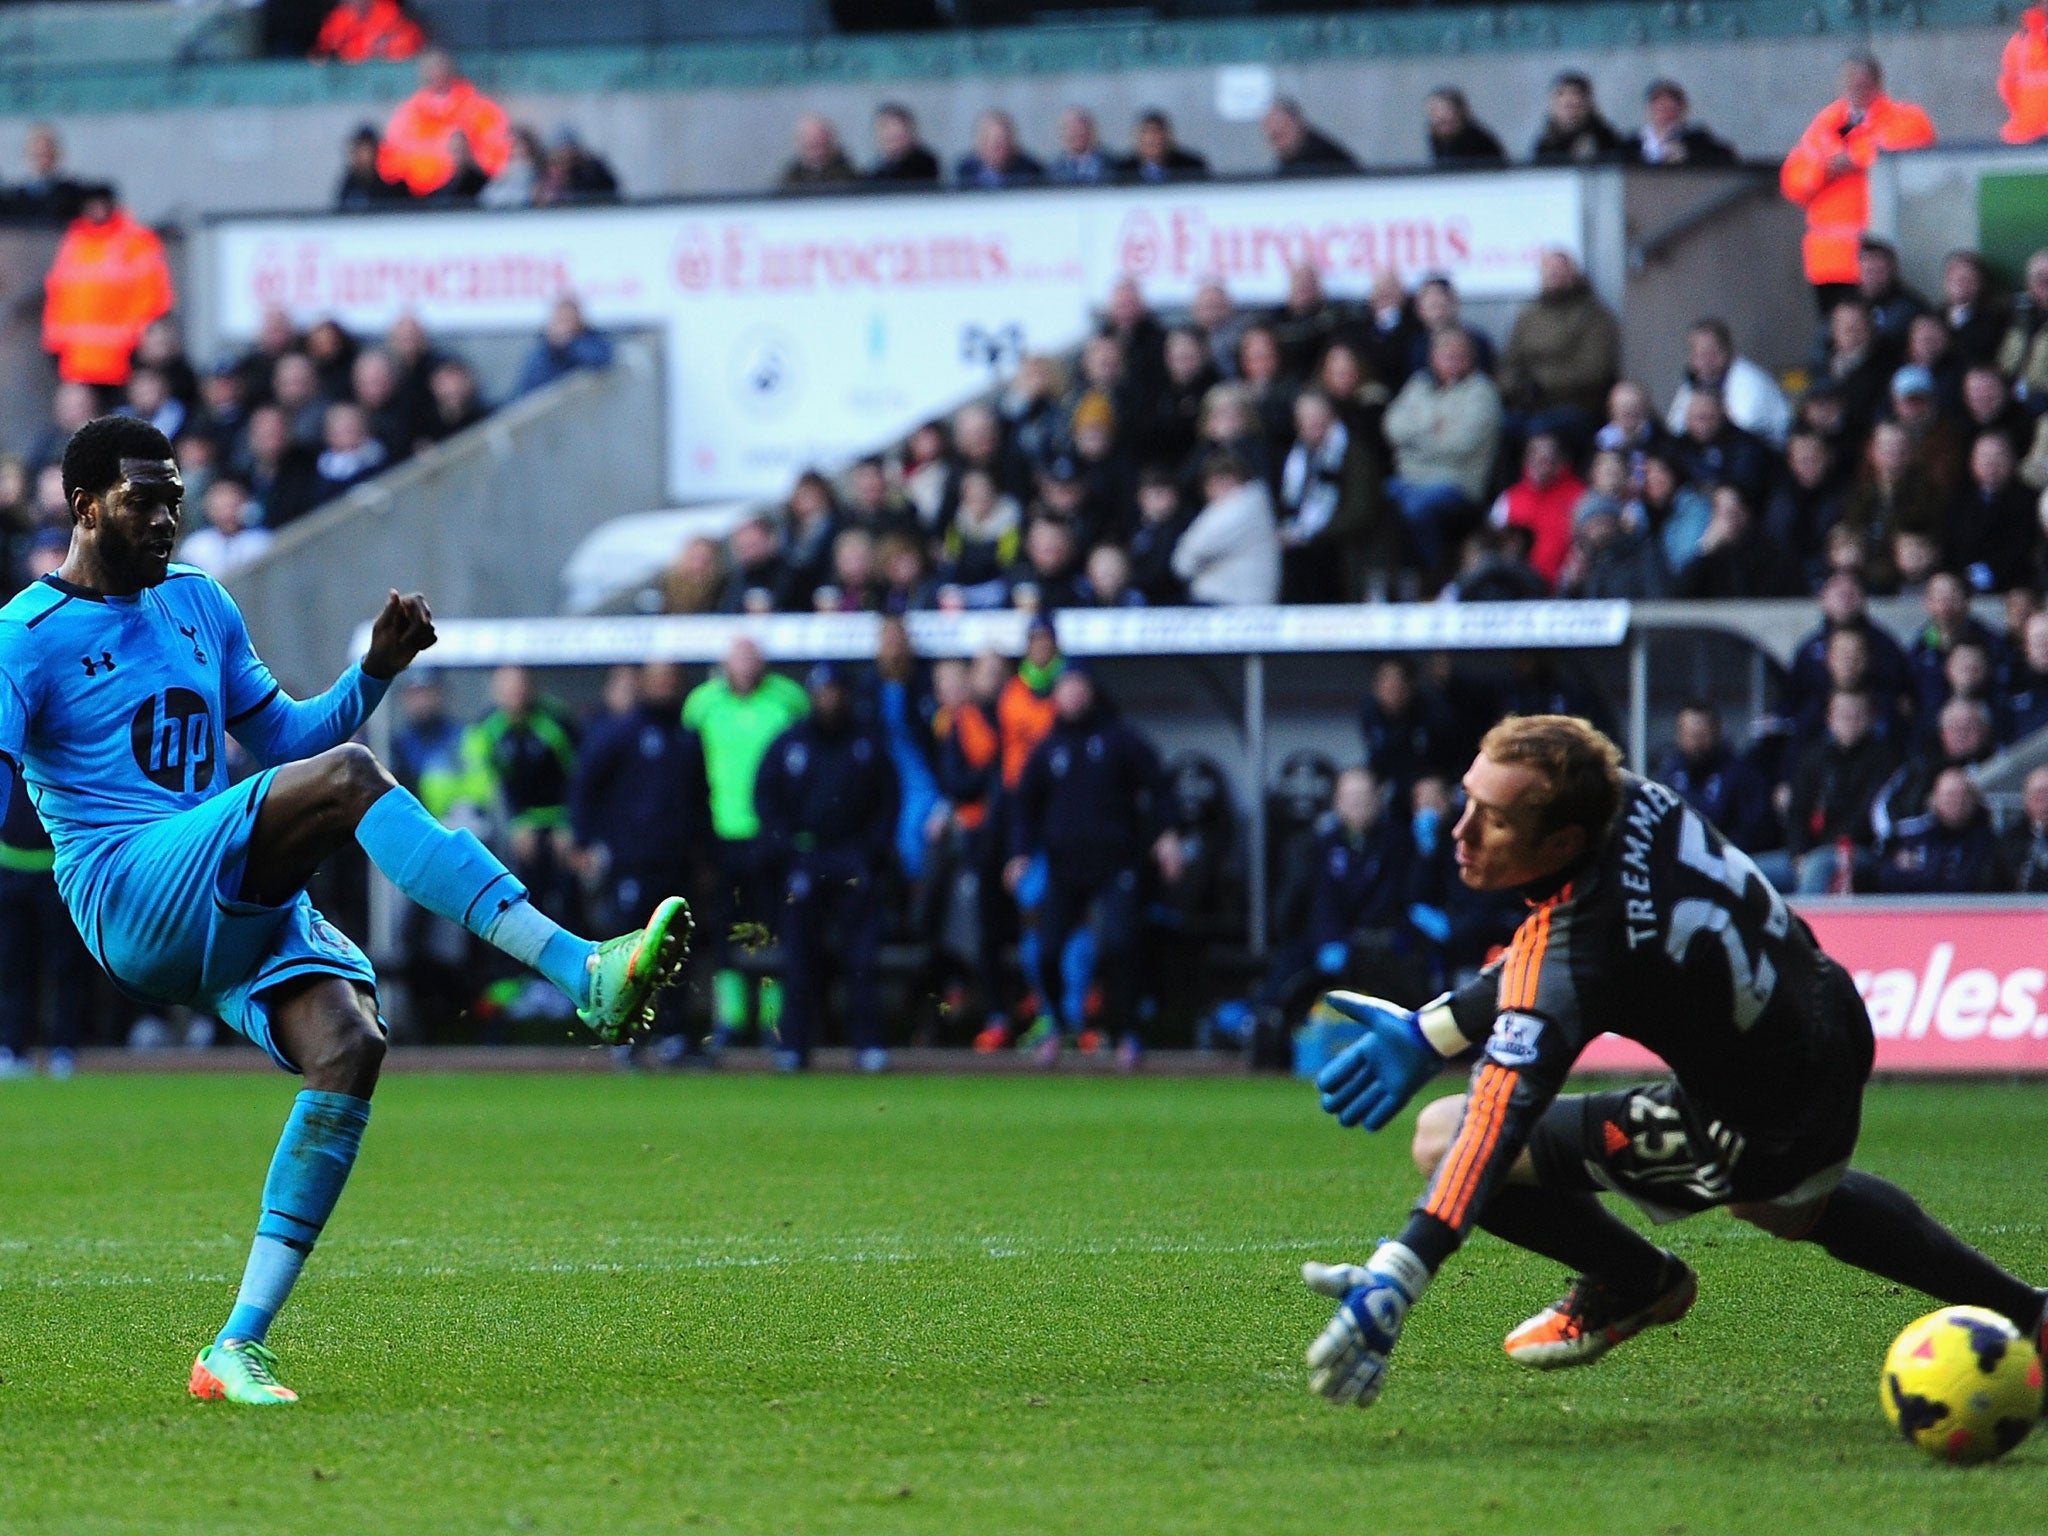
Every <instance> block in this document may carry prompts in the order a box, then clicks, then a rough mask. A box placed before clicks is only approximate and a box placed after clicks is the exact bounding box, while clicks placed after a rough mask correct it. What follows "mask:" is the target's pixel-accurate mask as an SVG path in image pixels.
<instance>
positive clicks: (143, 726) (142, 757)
mask: <svg viewBox="0 0 2048 1536" xmlns="http://www.w3.org/2000/svg"><path fill="white" fill-rule="evenodd" d="M128 739H129V741H130V743H131V744H132V745H133V746H134V748H135V766H136V767H138V768H140V769H141V770H142V771H143V773H144V774H145V775H146V776H147V777H148V779H149V781H150V782H151V783H153V784H160V785H162V786H163V787H164V788H165V789H168V790H169V791H171V793H173V794H177V795H193V794H197V793H198V792H199V791H200V790H202V789H204V788H206V786H207V785H209V784H211V783H212V782H213V716H212V715H211V714H210V713H209V712H208V711H207V708H206V700H204V699H202V698H201V697H200V696H199V695H198V694H196V693H194V692H193V691H192V690H191V689H190V688H167V689H165V690H164V691H163V693H161V694H159V695H158V696H157V697H156V698H153V699H145V700H143V702H142V707H141V708H139V709H137V710H136V711H135V720H134V723H133V724H132V725H130V726H129V728H128Z"/></svg>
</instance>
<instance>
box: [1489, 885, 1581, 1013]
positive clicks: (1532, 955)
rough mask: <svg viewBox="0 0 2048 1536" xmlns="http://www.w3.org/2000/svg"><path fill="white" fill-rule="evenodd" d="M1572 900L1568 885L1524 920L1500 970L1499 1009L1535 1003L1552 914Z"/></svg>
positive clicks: (1533, 1004) (1546, 950)
mask: <svg viewBox="0 0 2048 1536" xmlns="http://www.w3.org/2000/svg"><path fill="white" fill-rule="evenodd" d="M1571 899H1572V888H1571V887H1570V886H1569V885H1567V886H1565V887H1564V889H1562V890H1560V891H1559V892H1558V893H1557V894H1556V895H1555V896H1552V897H1551V898H1550V899H1549V900H1548V901H1546V902H1544V903H1543V905H1542V906H1540V907H1538V908H1537V909H1536V910H1535V911H1534V912H1531V913H1530V914H1529V915H1528V916H1527V917H1526V918H1524V919H1523V920H1522V926H1521V927H1519V928H1517V929H1516V930H1515V937H1514V941H1513V943H1511V944H1510V945H1509V946H1508V959H1507V964H1506V965H1504V966H1502V967H1501V983H1500V1006H1501V1007H1503V1008H1530V1007H1534V1006H1535V1003H1536V987H1537V982H1538V980H1539V979H1540V978H1541V977H1542V975H1543V957H1544V956H1545V954H1547V953H1548V952H1549V949H1550V914H1551V913H1552V912H1554V911H1556V910H1557V908H1558V907H1560V906H1562V905H1563V904H1564V903H1565V902H1567V901H1570V900H1571Z"/></svg>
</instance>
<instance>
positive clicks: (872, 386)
mask: <svg viewBox="0 0 2048 1536" xmlns="http://www.w3.org/2000/svg"><path fill="white" fill-rule="evenodd" d="M1582 226H1583V218H1582V213H1581V193H1580V184H1579V180H1578V178H1577V177H1576V176H1575V175H1574V174H1572V173H1570V172H1555V173H1552V172H1528V171H1524V172H1517V173H1513V174H1501V175H1491V174H1486V175H1466V176H1419V177H1407V176H1402V177H1386V178H1379V179H1371V178H1348V179H1344V180H1336V181H1289V182H1271V183H1260V184H1256V185H1230V186H1191V187H1184V188H1181V187H1175V188H1158V189H1153V188H1146V189H1122V188H1103V189H1089V190H1077V191H1051V190H1045V191H1032V192H1014V193H1007V194H1001V195H993V196H992V195H986V194H976V193H960V194H952V195H931V194H926V195H923V196H917V197H859V198H831V199H825V198H806V199H802V200H790V201H782V202H732V203H689V204H675V205H664V206H649V207H642V208H619V209H603V210H584V209H578V210H544V211H534V212H521V213H446V214H434V213H406V214H391V215H371V216H357V217H347V218H321V219H259V220H228V221H224V222H221V223H218V224H215V225H213V226H212V227H211V229H210V230H209V236H208V238H209V242H210V254H209V257H208V259H207V261H206V270H207V272H208V276H209V280H210V282H211V285H212V294H211V297H212V313H213V315H214V317H215V318H214V325H215V327H216V329H217V330H218V331H219V332H220V333H221V334H220V338H219V339H220V340H223V341H228V342H234V341H239V340H245V339H247V338H249V337H251V336H253V335H254V334H255V332H256V328H257V324H258V322H259V321H260V319H261V318H262V315H263V312H264V310H265V309H267V308H269V307H271V306H281V307H283V308H284V309H285V310H286V311H287V312H288V313H289V314H290V315H291V316H292V318H293V319H294V320H295V321H297V322H299V323H300V324H302V325H303V324H308V323H310V322H312V321H314V320H317V319H320V318H322V317H326V316H332V317H333V318H335V319H337V320H339V321H340V322H341V323H342V324H343V325H345V326H347V327H349V328H350V329H351V330H355V331H358V332H364V333H376V332H380V331H382V330H383V329H384V328H385V327H387V326H389V325H390V324H391V322H392V321H393V320H395V319H397V318H398V316H400V315H401V314H404V313H407V312H412V313H415V314H417V315H418V316H419V317H420V319H421V320H422V321H423V322H424V323H425V324H426V326H427V328H428V329H429V330H430V331H435V332H438V333H440V334H443V335H463V334H476V333H479V332H516V333H535V332H537V331H538V330H539V327H540V324H541V321H542V319H543V318H544V316H545V314H546V311H547V307H548V304H549V303H550V302H551V301H552V300H553V299H554V298H555V297H557V296H558V295H561V294H574V295H575V296H577V297H578V298H579V299H581V300H582V302H583V304H584V306H585V308H586V310H587V311H588V313H589V315H590V316H591V318H592V320H593V321H595V322H596V323H597V324H598V325H600V326H618V327H641V326H651V327H658V328H660V329H662V330H663V331H665V333H666V342H667V347H666V352H667V357H666V371H667V379H668V392H669V485H670V489H671V491H672V492H673V493H674V495H675V496H676V497H677V498H678V499H679V500H685V501H696V500H706V499H712V498H717V497H743V496H773V495H780V494H782V493H783V492H785V491H786V490H787V489H788V486H789V483H790V480H791V479H792V477H793V476H794V475H795V473H796V471H797V470H799V469H801V468H803V467H804V466H806V465H809V464H813V463H816V464H824V465H836V464H840V463H843V462H845V461H846V460H847V459H849V458H851V457H853V456H855V455H857V454H859V453H861V452H864V451H868V450H870V449H873V448H877V447H880V446H882V445H883V444H885V443H887V442H889V441H890V440H892V439H894V438H896V437H899V436H901V435H902V434H903V433H905V432H908V431H909V430H910V429H911V428H912V427H914V426H916V425H917V424H918V423H919V422H921V421H925V420H927V419H929V418H930V417H932V416H934V415H937V414H939V413H941V412H944V411H946V410H949V409H951V408H952V407H953V406H955V405H957V404H958V403H959V402H960V401H961V400H963V399H966V398H967V397H969V396H971V395H973V394H974V393H975V392H977V391H978V390H981V389H984V388H986V387H987V386H988V385H989V383H990V382H991V381H992V380H993V379H995V378H998V377H1001V376H1003V375H1005V374H1007V373H1008V371H1009V370H1010V368H1011V367H1012V366H1013V365H1014V363H1015V361H1016V358H1017V357H1018V355H1019V354H1021V353H1023V352H1026V351H1057V350H1062V349H1065V348H1068V347H1072V346H1074V345H1076V344H1077V343H1078V342H1079V341H1080V340H1081V339H1082V337H1083V336H1084V335H1086V333H1087V329H1088V325H1089V320H1090V315H1091V313H1092V312H1093V311H1095V310H1098V309H1099V308H1100V306H1101V304H1102V302H1103V300H1104V299H1105V298H1106V296H1107V295H1108V293H1109V291H1110V288H1111V287H1112V286H1113V284H1114V283H1115V282H1116V280H1117V279H1118V278H1119V277H1122V276H1125V275H1129V276H1131V277H1134V278H1136V279H1137V280H1138V281H1139V283H1140V284H1141V285H1142V286H1143V289H1144V291H1145V294H1146V296H1147V298H1148V299H1149V300H1150V301H1151V302H1153V303H1154V304H1159V305H1173V304H1182V303H1185V302H1186V301H1187V300H1188V299H1189V298H1191V297H1192V296H1193V294H1194V292H1195V290H1196V289H1197V288H1198V287H1199V286H1200V285H1201V284H1202V283H1203V282H1204V281H1206V280H1207V279H1209V278H1212V277H1213V278H1218V279H1221V280H1222V281H1223V282H1224V283H1225V284H1226V285H1227V286H1228V288H1229V290H1230V292H1231V294H1232V296H1233V297H1234V298H1235V299H1236V300H1237V301H1238V302H1239V303H1241V304H1271V303H1275V302H1277V301H1278V300H1280V299H1281V298H1282V297H1283V296H1284V295H1285V293H1286V289H1287V280H1288V274H1289V271H1290V270H1291V269H1292V268H1293V267H1295V266H1297V265H1300V264H1303V263H1308V264H1312V265H1314V266H1316V267H1317V268H1319V269H1320V270H1321V271H1322V273H1323V276H1324V280H1325V284H1326V286H1327V287H1328V288H1329V289H1330V290H1331V291H1332V292H1333V293H1336V294H1343V295H1350V296H1357V295H1361V294H1363V293H1364V292H1365V291H1366V289H1367V288H1368V287H1369V286H1370V285H1371V282H1372V279H1373V276H1374V274H1375V273H1376V272H1378V271H1379V270H1380V269H1381V268H1383V267H1391V268H1393V269H1394V270H1396V271H1398V272H1400V273H1402V274H1403V275H1404V276H1405V277H1407V278H1408V279H1409V280H1410V281H1411V282H1412V281H1413V280H1414V279H1415V278H1416V277H1417V276H1419V275H1420V274H1422V273H1425V272H1444V273H1447V274H1448V275H1449V276H1450V277H1451V278H1452V279H1453V280H1454V281H1455V282H1456V283H1457V284H1458V287H1459V289H1460V291H1461V292H1463V293H1465V294H1467V295H1468V296H1470V297H1473V298H1479V299H1486V298H1494V299H1515V298H1521V297H1526V296H1528V295H1530V294H1533V293H1534V292H1535V291H1536V268H1537V258H1538V254H1539V252H1540V251H1541V250H1542V249H1543V248H1544V247H1546V246H1561V247H1563V248H1565V249H1567V250H1570V251H1574V252H1578V251H1581V250H1582V249H1583V238H1582V235H1583V228H1582Z"/></svg>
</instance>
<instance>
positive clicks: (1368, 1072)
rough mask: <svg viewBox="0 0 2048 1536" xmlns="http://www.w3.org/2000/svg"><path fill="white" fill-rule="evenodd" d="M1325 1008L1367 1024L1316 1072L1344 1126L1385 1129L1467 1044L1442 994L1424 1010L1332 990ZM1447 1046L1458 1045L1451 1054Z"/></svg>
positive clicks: (1332, 1110) (1327, 1100) (1327, 1102)
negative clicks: (1356, 1039) (1332, 1058)
mask: <svg viewBox="0 0 2048 1536" xmlns="http://www.w3.org/2000/svg"><path fill="white" fill-rule="evenodd" d="M1322 1006H1323V1007H1325V1008H1327V1009H1329V1010H1330V1011H1331V1012H1332V1013H1335V1014H1337V1015H1338V1016H1339V1017H1341V1018H1346V1019H1350V1020H1351V1021H1353V1022H1354V1023H1357V1024H1363V1025H1364V1026H1365V1035H1364V1037H1363V1038H1362V1039H1360V1040H1358V1041H1357V1042H1356V1043H1355V1044H1353V1045H1351V1046H1349V1047H1348V1048H1347V1049H1346V1050H1344V1051H1343V1053H1342V1054H1340V1055H1339V1056H1338V1057H1337V1058H1336V1060H1334V1061H1332V1062H1331V1063H1330V1064H1329V1065H1328V1066H1326V1067H1324V1068H1323V1070H1322V1071H1320V1072H1318V1073H1317V1074H1316V1088H1317V1089H1318V1090H1319V1091H1320V1092H1321V1094H1322V1103H1323V1108H1324V1109H1325V1110H1326V1111H1328V1112H1329V1113H1330V1114H1333V1115H1335V1116H1336V1117H1337V1123H1338V1124H1339V1125H1347V1126H1350V1125H1363V1126H1364V1127H1365V1128H1366V1129H1367V1130H1368V1131H1376V1130H1379V1129H1380V1128H1381V1127H1382V1126H1384V1125H1385V1124H1386V1123H1387V1122H1388V1121H1389V1120H1392V1119H1393V1118H1394V1116H1396V1115H1398V1114H1399V1113H1401V1110H1402V1109H1403V1107H1405V1106H1406V1104H1407V1103H1408V1101H1409V1100H1410V1099H1412V1098H1414V1097H1415V1094H1416V1092H1417V1090H1419V1089H1420V1088H1421V1087H1422V1085H1423V1084H1424V1083H1426V1082H1428V1081H1429V1080H1430V1079H1431V1078H1433V1077H1435V1076H1436V1074H1437V1072H1438V1071H1439V1070H1440V1069H1441V1068H1442V1066H1443V1064H1444V1061H1445V1059H1446V1057H1447V1056H1449V1055H1455V1054H1458V1053H1459V1052H1461V1051H1463V1050H1464V1048H1465V1043H1466V1042H1465V1039H1464V1037H1463V1036H1462V1035H1461V1034H1459V1033H1458V1028H1457V1024H1456V1021H1455V1020H1453V1019H1452V1018H1451V1011H1450V1005H1449V1004H1448V1002H1446V1001H1445V1000H1444V999H1442V998H1439V999H1438V1000H1437V1001H1436V1002H1434V1003H1431V1004H1430V1005H1429V1006H1428V1007H1427V1008H1425V1009H1424V1010H1423V1011H1422V1012H1421V1013H1419V1014H1418V1013H1415V1012H1413V1011H1411V1010H1409V1009H1407V1008H1402V1007H1398V1006H1396V1005H1395V1004H1393V1003H1390V1002H1388V1001H1386V1000H1385V999H1384V998H1378V997H1366V996H1364V995H1363V994H1362V993H1358V992H1330V993H1326V994H1325V995H1324V997H1323V1000H1322ZM1439 1041H1441V1042H1443V1044H1439V1043H1438V1042H1439ZM1446 1044H1447V1045H1451V1047H1452V1049H1451V1050H1450V1051H1448V1052H1447V1051H1445V1050H1444V1049H1443V1045H1446Z"/></svg>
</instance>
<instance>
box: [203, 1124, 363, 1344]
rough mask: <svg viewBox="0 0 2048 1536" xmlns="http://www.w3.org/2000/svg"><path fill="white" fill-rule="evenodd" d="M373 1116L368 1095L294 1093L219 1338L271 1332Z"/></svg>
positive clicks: (221, 1340) (259, 1339)
mask: <svg viewBox="0 0 2048 1536" xmlns="http://www.w3.org/2000/svg"><path fill="white" fill-rule="evenodd" d="M369 1123H370V1101H369V1100H368V1099H358V1098H354V1097H352V1096H351V1095H349V1094H346V1093H319V1092H316V1091H314V1090H313V1089H311V1088H308V1089H306V1090H305V1091H304V1092H302V1093H300V1095H299V1096H298V1098H297V1099H296V1100H294V1101H293V1103H292V1112H291V1118H289V1119H288V1120H286V1121H285V1123H284V1134H283V1135H282V1136H280V1137H279V1138H278V1141H277V1152H276V1155H275V1156H273V1157H272V1158H271V1160H270V1176H269V1177H268V1178H266V1179H265V1180H264V1181H263V1216H262V1219H261V1220H259V1221H258V1222H257V1223H256V1241H255V1243H254V1245H253V1246H252V1247H251V1248H250V1249H249V1263H248V1265H247V1267H246V1268H244V1269H243V1271H242V1289H241V1291H240V1292H239V1293H238V1294H237V1295H236V1297H235V1309H234V1311H232V1312H230V1313H229V1314H228V1320H227V1325H226V1326H225V1327H223V1328H222V1329H221V1331H220V1337H219V1338H218V1339H216V1340H215V1342H216V1343H221V1344H225V1343H226V1342H227V1341H228V1340H230V1339H248V1340H252V1341H253V1342H255V1343H258V1344H260V1343H262V1342H263V1337H264V1335H265V1334H267V1333H269V1332H270V1324H271V1321H272V1319H274V1318H275V1317H276V1316H277V1313H278V1309H279V1308H280V1307H282V1306H283V1305H284V1302H285V1298H286V1297H287V1296H289V1295H291V1293H292V1285H293V1283H294V1282H296V1281H297V1280H298V1278H299V1271H300V1270H301V1269H303V1268H305V1265H306V1255H307V1254H309V1253H311V1252H312V1251H313V1243H314V1241H315V1239H317V1238H318V1237H319V1236H320V1229H321V1228H322V1227H324V1226H325V1225H327V1218H328V1217H329V1216H331V1215H332V1214H333V1213H334V1202H335V1201H336V1200H339V1199H340V1198H341V1187H342V1185H344V1184H346V1183H347V1182H348V1171H349V1169H351V1168H353V1167H354V1166H355V1161H356V1149H357V1148H358V1147H359V1146H361V1145H362V1140H363V1127H364V1126H366V1125H368V1124H369Z"/></svg>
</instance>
